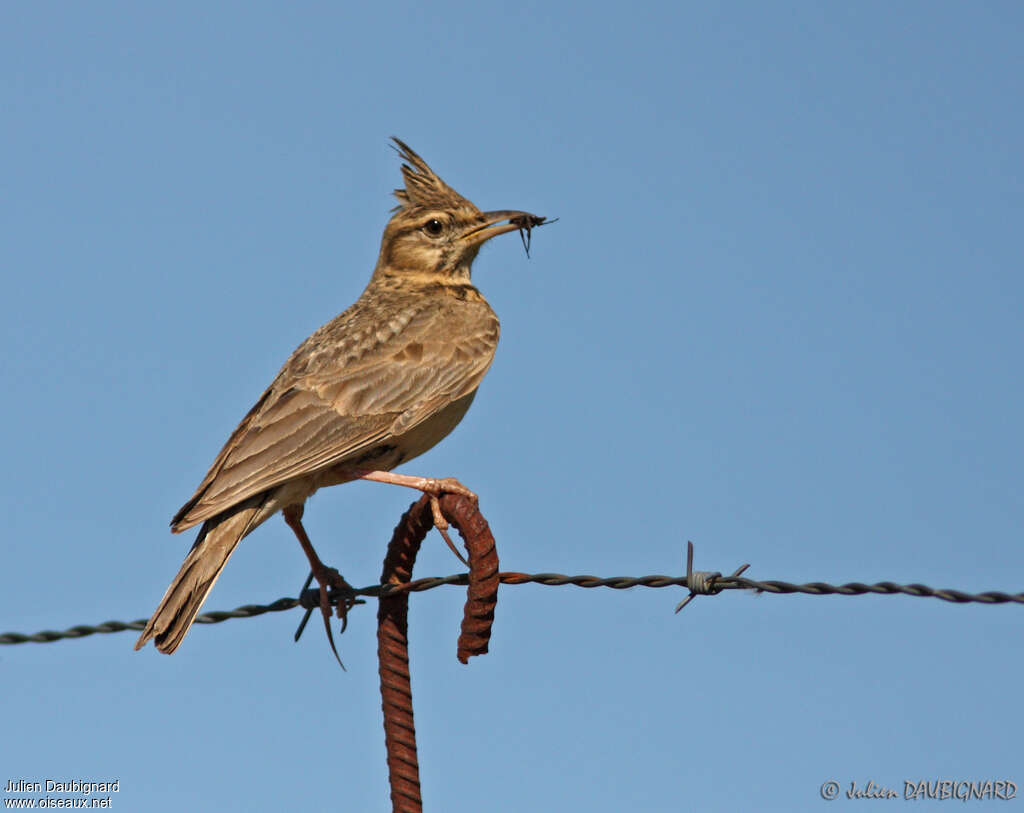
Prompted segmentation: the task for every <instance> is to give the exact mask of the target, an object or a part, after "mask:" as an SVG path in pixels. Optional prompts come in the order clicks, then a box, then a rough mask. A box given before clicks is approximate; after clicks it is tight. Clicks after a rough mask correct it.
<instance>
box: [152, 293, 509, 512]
mask: <svg viewBox="0 0 1024 813" xmlns="http://www.w3.org/2000/svg"><path fill="white" fill-rule="evenodd" d="M360 304H361V303H357V304H356V305H355V306H353V308H350V309H349V310H348V311H346V312H345V313H344V314H342V315H341V316H339V317H338V318H337V319H335V320H334V321H333V322H331V323H329V324H327V325H325V326H324V327H323V328H321V329H320V330H318V331H317V332H316V333H314V334H313V335H312V336H310V338H309V339H307V340H306V341H305V342H304V343H303V344H302V345H301V346H300V347H299V348H298V349H297V350H296V351H295V353H293V354H292V357H291V358H290V359H289V360H288V362H287V363H286V364H285V366H284V367H283V368H282V369H281V372H280V373H278V375H277V378H276V379H275V380H274V383H273V384H271V386H270V388H269V389H268V390H267V391H266V392H265V393H264V394H263V396H262V397H261V398H260V400H259V401H258V402H257V403H256V405H255V406H254V407H253V408H252V410H250V412H249V414H248V415H247V416H246V417H245V419H244V420H243V421H242V423H241V424H240V425H239V426H238V428H237V429H236V430H235V431H234V433H233V434H232V435H231V437H230V438H229V439H228V442H227V443H226V444H225V446H224V448H223V449H222V450H221V452H220V454H219V455H218V456H217V459H216V460H215V461H214V463H213V465H212V466H211V467H210V471H209V473H208V474H207V475H206V478H205V479H204V480H203V482H202V483H201V484H200V486H199V488H198V489H197V490H196V493H195V495H194V496H193V497H192V499H191V500H190V501H189V502H188V503H186V504H185V506H184V507H183V508H182V509H181V511H179V512H178V514H177V515H176V516H175V517H174V520H173V521H172V528H173V529H174V530H175V531H182V530H185V529H187V528H190V527H191V526H193V525H195V524H197V523H199V522H202V521H203V520H206V519H209V518H210V517H212V516H215V515H217V514H219V513H220V512H222V511H224V510H226V509H227V508H230V507H231V506H233V505H235V504H237V503H239V502H241V501H242V500H245V499H247V498H249V497H251V496H253V495H254V494H258V493H260V492H262V491H265V490H267V489H269V488H273V487H274V486H277V485H280V484H281V483H284V482H287V481H288V480H292V479H295V478H297V477H302V476H304V475H307V474H311V473H313V472H316V471H317V470H319V469H323V468H326V467H330V466H334V465H337V464H338V463H344V462H345V460H346V459H353V460H354V459H357V458H358V457H359V456H360V455H361V454H363V453H365V452H366V451H368V450H369V449H371V448H373V447H374V446H376V445H378V444H381V443H384V442H386V441H387V440H389V439H391V438H394V437H398V436H399V435H401V434H403V433H405V432H407V431H409V430H410V429H412V428H413V427H415V426H416V425H417V424H419V423H421V422H422V421H424V420H427V419H428V418H430V417H431V416H432V415H434V414H436V413H437V412H438V411H440V410H441V409H443V408H444V407H445V406H447V405H448V404H450V403H451V402H452V401H455V400H457V399H459V398H461V397H463V396H465V395H468V394H469V393H471V392H473V391H475V390H476V388H477V387H478V386H479V384H480V381H481V379H482V378H483V376H484V374H485V373H486V372H487V368H488V367H489V366H490V363H491V359H492V358H493V356H494V348H495V346H496V345H497V339H498V322H497V318H496V317H495V316H494V314H493V312H492V311H491V310H490V308H489V307H488V306H487V305H486V304H485V303H454V302H453V303H438V302H436V301H434V302H433V303H425V304H424V305H422V306H413V307H408V308H405V309H403V310H401V311H398V312H397V313H396V312H395V311H391V313H394V314H395V315H394V316H392V317H391V318H390V319H389V320H388V321H387V322H386V323H385V324H380V323H379V321H380V320H379V318H377V319H374V318H373V316H374V314H375V313H376V314H379V313H380V312H381V310H380V308H379V307H366V306H362V307H361V306H360ZM453 308H455V309H457V311H456V312H452V309H453ZM453 320H455V321H453ZM453 324H457V325H458V330H454V331H453V330H450V329H449V326H451V325H453Z"/></svg>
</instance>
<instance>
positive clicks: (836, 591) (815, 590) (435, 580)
mask: <svg viewBox="0 0 1024 813" xmlns="http://www.w3.org/2000/svg"><path fill="white" fill-rule="evenodd" d="M746 567H747V566H746V565H744V566H743V567H741V568H739V569H737V570H736V571H735V572H734V573H733V574H732V575H731V576H723V575H722V574H721V573H718V572H711V571H701V570H693V549H692V546H688V551H687V574H686V575H685V576H663V575H651V576H611V577H606V578H602V577H600V576H589V575H580V576H567V575H565V574H562V573H518V572H502V573H499V574H498V578H499V579H500V581H501V583H502V584H508V585H518V584H539V585H542V586H544V587H564V586H569V585H571V586H573V587H582V588H585V589H593V588H596V587H607V588H610V589H612V590H629V589H630V588H633V587H649V588H655V589H657V588H663V587H686V588H687V589H689V591H690V595H689V596H687V597H686V598H685V599H683V601H681V602H680V603H679V605H678V606H677V608H676V611H677V612H678V611H679V610H681V609H682V608H683V607H684V606H685V605H686V604H687V603H688V602H689V601H690V600H691V599H693V598H694V597H695V596H700V595H718V594H719V593H722V592H724V591H726V590H753V591H755V592H757V593H769V594H774V595H792V594H796V593H799V594H803V595H809V596H830V595H835V596H863V595H882V596H891V595H904V596H912V597H915V598H937V599H940V600H942V601H947V602H950V603H953V604H1022V605H1024V593H1004V592H1000V591H997V590H988V591H985V592H983V593H968V592H966V591H964V590H957V589H954V588H934V587H928V586H927V585H924V584H916V583H915V584H897V583H896V582H890V581H884V582H875V583H874V584H864V583H862V582H847V583H846V584H829V583H828V582H806V583H803V584H794V583H792V582H787V581H780V580H775V579H772V580H767V581H759V580H757V579H749V578H746V577H744V576H741V575H740V574H741V573H742V572H743V571H744V570H745V569H746ZM468 583H469V574H468V573H455V574H452V575H451V576H431V577H426V578H422V579H415V580H414V581H411V582H407V583H405V584H399V585H395V584H373V585H369V586H367V587H362V588H358V589H353V590H351V591H345V593H344V596H345V597H347V598H349V599H351V598H353V597H356V596H366V597H369V598H383V597H387V596H393V595H397V594H399V593H422V592H424V591H426V590H434V589H435V588H438V587H446V586H465V585H466V584H468ZM342 597H343V596H342V591H334V592H333V593H332V595H331V603H332V604H334V603H336V602H337V601H339V600H340V599H341V598H342ZM319 601H320V593H319V591H318V590H316V589H311V590H305V591H303V593H302V594H301V595H300V596H299V597H298V598H279V599H277V601H272V602H271V603H269V604H245V605H243V606H241V607H236V608H235V609H234V610H214V611H210V612H206V613H202V614H200V615H198V616H196V620H195V623H196V624H220V623H222V622H224V621H228V620H231V619H233V618H255V617H257V616H260V615H264V614H265V613H277V612H284V611H286V610H293V609H295V608H296V607H303V608H305V609H311V608H316V607H318V606H319ZM359 603H362V602H359ZM146 621H147V619H145V618H140V619H138V620H136V621H104V622H103V623H101V624H79V625H77V626H74V627H70V628H69V629H65V630H42V631H40V632H36V633H33V634H25V633H20V632H5V633H0V645H2V644H27V643H36V644H42V643H52V642H54V641H63V640H68V639H72V638H86V637H88V636H90V635H97V634H106V633H114V632H126V631H128V630H135V631H139V630H142V629H143V628H144V627H145V626H146Z"/></svg>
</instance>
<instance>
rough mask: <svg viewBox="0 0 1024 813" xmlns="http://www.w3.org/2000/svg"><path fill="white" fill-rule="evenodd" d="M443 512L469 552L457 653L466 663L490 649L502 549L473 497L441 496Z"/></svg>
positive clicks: (458, 495)
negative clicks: (467, 577)
mask: <svg viewBox="0 0 1024 813" xmlns="http://www.w3.org/2000/svg"><path fill="white" fill-rule="evenodd" d="M441 513H442V514H444V517H445V519H447V520H448V521H449V522H450V523H451V524H452V525H454V526H455V527H456V528H457V529H458V531H459V534H460V535H461V536H462V540H463V542H464V543H465V545H466V552H467V553H468V554H469V588H468V589H467V591H466V592H467V596H466V607H465V609H464V610H463V614H462V633H461V634H460V635H459V645H458V653H457V657H458V659H459V660H460V661H461V662H462V663H466V662H467V661H468V660H469V659H470V658H471V657H472V656H474V655H483V654H484V653H486V652H487V645H488V643H489V642H490V640H491V626H492V625H493V623H494V607H495V605H496V604H497V603H498V584H499V580H498V549H497V548H496V547H495V544H494V537H493V536H492V535H491V529H490V526H488V524H487V520H486V519H484V516H483V514H481V513H480V508H479V506H478V505H477V504H476V502H474V501H473V500H471V499H469V498H468V497H463V496H462V495H460V494H445V495H444V496H443V497H441Z"/></svg>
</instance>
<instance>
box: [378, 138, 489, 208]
mask: <svg viewBox="0 0 1024 813" xmlns="http://www.w3.org/2000/svg"><path fill="white" fill-rule="evenodd" d="M391 140H392V141H394V142H395V145H396V146H395V152H397V153H398V154H399V156H400V157H401V158H402V161H404V162H405V163H403V164H402V178H403V179H404V180H405V189H396V190H395V197H396V198H398V201H399V205H398V206H397V207H396V208H398V209H408V208H412V207H413V206H424V207H428V208H442V207H449V206H458V205H464V204H468V205H469V206H470V207H472V208H473V209H476V207H475V206H473V204H472V203H470V202H469V201H468V200H466V199H465V198H464V197H462V195H460V194H459V193H458V192H456V191H455V190H454V189H452V188H451V187H450V186H448V184H446V183H445V182H444V181H442V180H441V179H440V178H439V177H438V175H437V173H436V172H434V170H432V169H431V168H430V167H429V166H428V165H427V162H426V161H424V160H423V159H422V158H420V157H419V156H418V155H417V154H416V153H415V152H413V150H412V148H411V147H409V145H408V144H406V143H405V142H404V141H402V140H401V139H399V138H396V137H395V136H392V137H391Z"/></svg>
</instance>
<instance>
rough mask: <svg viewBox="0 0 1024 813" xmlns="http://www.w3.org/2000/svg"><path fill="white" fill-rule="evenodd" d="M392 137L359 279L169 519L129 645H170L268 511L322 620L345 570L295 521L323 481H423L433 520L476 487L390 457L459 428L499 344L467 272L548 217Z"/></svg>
mask: <svg viewBox="0 0 1024 813" xmlns="http://www.w3.org/2000/svg"><path fill="white" fill-rule="evenodd" d="M394 141H395V144H397V145H398V147H397V148H398V152H399V155H400V156H401V158H402V159H403V160H404V161H405V163H403V165H402V176H403V179H404V181H405V188H404V189H397V190H395V197H397V198H398V201H399V205H398V206H397V207H396V209H395V213H394V215H393V216H392V217H391V220H390V221H389V222H388V224H387V227H386V228H385V229H384V236H383V238H382V239H381V247H380V256H379V258H378V260H377V267H376V268H375V269H374V272H373V276H372V277H371V278H370V282H369V284H368V285H367V286H366V290H364V291H363V293H362V295H361V296H360V297H359V299H358V300H357V301H356V303H355V304H354V305H352V307H350V308H349V309H348V310H346V311H345V312H344V313H342V314H341V315H340V316H338V317H336V318H335V319H333V320H332V321H330V322H328V323H327V324H326V325H324V326H323V327H321V328H320V329H319V330H317V331H316V332H315V333H314V334H313V335H312V336H310V337H309V338H308V339H306V341H304V342H303V343H302V344H301V345H299V347H298V348H297V349H296V350H295V352H294V353H292V355H291V358H289V359H288V361H286V362H285V364H284V367H282V368H281V371H280V372H279V373H278V374H277V377H276V378H275V379H274V381H273V383H272V384H271V385H270V387H268V388H267V390H266V392H264V393H263V395H261V396H260V399H259V400H258V401H257V402H256V405H255V406H254V407H253V408H252V409H251V410H249V414H248V415H246V416H245V418H243V419H242V422H241V423H240V424H239V425H238V428H237V429H235V431H234V432H233V433H232V434H231V437H230V438H228V441H227V443H226V444H225V445H224V448H223V449H221V452H220V454H219V455H217V459H216V460H214V461H213V465H212V466H211V467H210V470H209V472H208V473H207V475H206V477H205V478H204V479H203V481H202V483H200V484H199V488H198V489H196V493H195V494H194V495H193V496H192V498H191V499H190V500H189V501H188V502H187V503H185V505H184V506H183V507H182V508H181V510H180V511H178V513H177V514H175V516H174V519H173V520H172V521H171V529H172V530H173V531H174V532H175V533H178V532H180V531H184V530H186V529H188V528H191V527H192V526H193V525H198V524H199V523H202V528H201V529H200V531H199V536H198V537H197V539H196V541H195V544H194V545H193V546H192V549H191V550H190V551H189V553H188V556H186V557H185V562H184V564H183V565H182V566H181V570H180V571H178V575H177V576H175V578H174V581H173V582H171V586H170V587H168V588H167V592H166V593H165V594H164V597H163V600H162V601H161V602H160V606H159V607H157V609H156V612H154V613H153V617H152V618H150V620H149V623H148V624H146V628H145V630H143V632H142V635H141V636H139V640H138V642H137V643H136V644H135V648H136V649H140V648H141V647H143V646H144V645H145V644H146V642H147V641H149V640H150V639H154V641H155V643H156V646H157V648H158V649H159V650H160V651H162V652H167V653H171V652H174V650H175V649H177V648H178V646H179V645H180V644H181V641H182V639H183V638H184V637H185V633H187V632H188V629H189V627H190V626H191V625H192V621H193V619H195V617H196V613H198V612H199V608H200V607H201V606H202V604H203V601H205V599H206V596H207V595H208V594H209V592H210V590H211V588H212V587H213V585H214V582H216V581H217V577H218V576H219V575H220V572H221V570H222V569H223V567H224V565H225V563H226V562H227V560H228V557H229V556H231V553H232V552H233V551H234V549H235V546H236V545H237V544H238V542H239V541H240V540H241V539H242V537H244V536H246V535H247V534H249V533H250V532H252V531H253V530H254V529H255V528H256V527H257V526H258V525H259V524H260V523H262V522H265V521H266V520H267V519H269V518H270V517H271V516H272V515H273V514H275V513H276V512H277V511H282V512H283V513H284V517H285V521H286V522H287V523H288V525H289V526H290V527H291V528H292V530H293V531H294V532H295V534H296V536H297V537H298V539H299V542H300V543H301V544H302V547H303V550H304V551H305V553H306V555H307V557H308V558H309V560H310V564H311V566H312V568H313V572H314V575H316V577H317V580H318V581H319V583H320V591H321V609H322V611H323V612H324V617H325V623H326V621H327V619H329V617H330V606H329V604H327V600H326V597H327V593H326V586H327V584H329V583H333V584H337V583H338V582H339V581H340V577H339V576H338V575H337V571H333V570H331V569H329V568H327V567H325V566H324V565H323V563H322V562H321V561H320V560H319V558H318V557H317V555H316V552H315V551H314V550H313V548H312V545H311V544H310V542H309V539H308V537H307V536H306V533H305V530H304V529H303V528H302V523H301V518H302V508H303V505H304V503H305V500H306V498H307V497H309V496H310V495H311V494H312V493H313V492H314V491H316V490H317V489H318V488H322V487H324V486H331V485H337V484H339V483H345V482H349V481H351V480H357V479H365V480H376V481H378V482H384V483H394V484H397V485H404V486H409V487H411V488H415V489H419V490H421V491H423V492H425V493H427V494H430V495H432V496H433V497H434V498H435V500H434V505H435V510H434V515H435V522H436V523H437V524H438V527H439V528H441V529H442V530H443V529H444V528H445V527H446V525H445V523H444V520H443V518H442V517H441V516H440V512H439V510H438V508H437V502H436V498H437V496H438V495H440V494H443V493H445V492H455V493H459V494H465V495H467V496H470V497H472V496H474V495H473V494H472V492H470V491H469V490H468V489H466V488H465V487H464V486H462V485H461V484H460V483H459V482H458V481H456V480H453V479H450V478H449V479H444V480H434V479H430V478H423V477H411V476H409V475H401V474H393V473H391V469H393V468H395V467H396V466H398V465H399V464H401V463H404V462H406V461H408V460H411V459H412V458H414V457H416V456H418V455H421V454H423V453H424V452H425V451H427V450H428V449H430V448H431V447H432V446H434V444H436V443H437V442H438V441H440V440H441V439H442V438H443V437H445V435H447V434H448V433H449V432H451V431H452V429H454V428H455V425H456V424H457V423H458V422H459V421H460V420H461V419H462V416H463V415H465V414H466V410H467V409H469V405H470V403H472V401H473V397H474V396H475V395H476V390H477V387H478V386H480V381H481V380H482V379H483V377H484V374H485V373H486V372H487V368H488V367H490V364H491V359H492V358H493V357H494V350H495V347H496V346H497V344H498V332H499V328H498V318H497V316H495V315H494V311H492V310H491V308H490V306H489V305H488V304H487V301H486V300H485V299H484V298H483V296H482V295H481V294H480V292H479V291H478V290H477V289H476V287H474V285H473V283H472V282H471V281H470V268H471V266H472V264H473V260H474V259H475V258H476V255H477V252H478V251H479V250H480V246H481V245H483V243H485V242H486V241H487V240H489V239H490V238H492V237H494V236H496V235H499V234H504V233H506V232H509V231H514V230H516V229H519V230H523V229H525V230H527V233H528V232H529V229H530V228H531V227H533V226H539V225H540V224H541V223H543V222H544V221H545V218H543V217H538V216H536V215H531V214H528V213H527V212H519V211H508V210H506V211H496V212H481V211H480V210H479V209H477V207H476V206H474V205H473V204H472V203H470V202H469V201H468V200H466V199H465V198H464V197H462V196H461V195H459V194H458V193H457V192H456V191H455V190H454V189H452V188H451V187H450V186H448V185H447V184H446V183H445V182H444V181H442V180H441V179H440V178H439V177H438V176H437V175H436V174H435V173H434V172H433V170H431V169H430V167H429V166H427V164H426V163H425V162H424V161H423V159H422V158H420V157H419V156H418V155H417V154H416V153H414V152H413V151H412V150H411V149H409V147H407V146H406V145H405V144H403V143H402V142H401V141H399V140H398V139H397V138H396V139H394ZM328 632H329V627H328ZM332 646H333V644H332Z"/></svg>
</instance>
